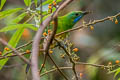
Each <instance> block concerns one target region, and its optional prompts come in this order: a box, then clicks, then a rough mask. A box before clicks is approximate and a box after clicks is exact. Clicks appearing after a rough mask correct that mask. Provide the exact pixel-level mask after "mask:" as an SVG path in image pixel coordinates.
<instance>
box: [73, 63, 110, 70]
mask: <svg viewBox="0 0 120 80" xmlns="http://www.w3.org/2000/svg"><path fill="white" fill-rule="evenodd" d="M75 64H76V65H90V66H94V67H101V68H107V69H108V68H109V66H105V65H100V64H92V63H85V62H76V63H75Z"/></svg>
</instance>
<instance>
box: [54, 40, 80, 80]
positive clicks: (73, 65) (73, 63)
mask: <svg viewBox="0 0 120 80" xmlns="http://www.w3.org/2000/svg"><path fill="white" fill-rule="evenodd" d="M54 40H55V41H56V42H57V43H58V45H59V46H60V47H61V48H62V49H63V50H64V51H65V53H66V54H67V56H68V57H69V60H70V62H71V63H72V70H73V72H74V74H75V77H76V80H78V77H77V73H76V71H75V62H74V61H73V59H72V57H71V55H70V53H69V52H68V51H67V50H66V49H65V47H64V46H62V45H61V43H60V42H59V41H58V40H57V39H54Z"/></svg>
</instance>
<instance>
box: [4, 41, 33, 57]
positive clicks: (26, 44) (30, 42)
mask: <svg viewBox="0 0 120 80" xmlns="http://www.w3.org/2000/svg"><path fill="white" fill-rule="evenodd" d="M30 44H32V41H29V42H28V43H25V44H23V45H21V46H19V47H17V48H15V49H16V50H19V49H21V48H23V47H25V46H28V45H30ZM12 52H13V51H8V52H6V53H4V55H3V56H6V55H8V54H9V53H12Z"/></svg>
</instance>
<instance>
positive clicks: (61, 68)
mask: <svg viewBox="0 0 120 80" xmlns="http://www.w3.org/2000/svg"><path fill="white" fill-rule="evenodd" d="M59 69H60V70H64V69H72V67H59ZM56 70H57V68H54V69H51V70H49V71H46V72H45V73H42V74H41V75H40V76H44V75H46V74H48V73H51V72H54V71H56Z"/></svg>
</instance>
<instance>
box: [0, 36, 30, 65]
mask: <svg viewBox="0 0 120 80" xmlns="http://www.w3.org/2000/svg"><path fill="white" fill-rule="evenodd" d="M0 42H1V43H2V44H4V45H5V46H7V47H8V48H10V49H12V50H13V51H14V52H15V53H16V55H18V56H19V57H20V58H21V59H22V60H23V61H24V62H26V63H27V64H30V62H29V60H27V59H26V58H25V57H24V56H22V55H20V54H21V53H20V52H19V51H17V50H16V49H15V48H12V47H11V46H10V45H8V43H7V42H6V41H4V40H3V39H1V38H0Z"/></svg>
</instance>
